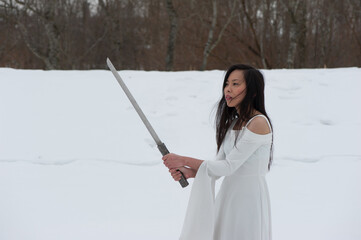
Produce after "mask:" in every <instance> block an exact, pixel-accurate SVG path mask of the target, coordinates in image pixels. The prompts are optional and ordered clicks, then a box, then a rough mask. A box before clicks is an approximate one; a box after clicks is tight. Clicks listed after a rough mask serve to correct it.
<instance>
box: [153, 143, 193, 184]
mask: <svg viewBox="0 0 361 240" xmlns="http://www.w3.org/2000/svg"><path fill="white" fill-rule="evenodd" d="M158 149H159V151H160V152H161V153H162V155H163V156H164V155H167V154H168V153H169V151H168V149H167V147H166V146H165V144H164V143H161V144H159V145H158ZM177 171H179V172H180V173H181V180H179V183H180V185H181V186H182V188H185V187H187V186H188V185H189V183H188V181H187V179H186V177H185V176H184V174H183V173H182V172H181V171H180V170H178V169H177Z"/></svg>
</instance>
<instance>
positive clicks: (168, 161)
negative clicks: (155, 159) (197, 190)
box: [162, 153, 185, 169]
mask: <svg viewBox="0 0 361 240" xmlns="http://www.w3.org/2000/svg"><path fill="white" fill-rule="evenodd" d="M162 159H163V163H164V165H165V166H166V167H167V168H169V169H173V168H174V169H177V168H180V167H184V166H185V160H184V157H183V156H180V155H177V154H174V153H169V154H167V155H165V156H164V157H163V158H162Z"/></svg>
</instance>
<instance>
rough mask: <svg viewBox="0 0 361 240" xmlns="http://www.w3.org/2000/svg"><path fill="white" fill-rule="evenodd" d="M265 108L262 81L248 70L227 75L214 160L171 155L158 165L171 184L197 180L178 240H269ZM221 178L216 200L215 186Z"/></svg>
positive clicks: (269, 155) (257, 73) (270, 141)
mask: <svg viewBox="0 0 361 240" xmlns="http://www.w3.org/2000/svg"><path fill="white" fill-rule="evenodd" d="M272 132H273V131H272V125H271V123H270V120H269V118H268V116H267V113H266V110H265V104H264V79H263V76H262V74H261V73H260V71H258V70H257V69H254V68H252V67H250V66H247V65H242V64H239V65H233V66H231V67H230V68H229V69H228V71H227V72H226V75H225V78H224V82H223V97H222V99H221V100H220V101H219V104H218V109H217V114H216V139H217V156H216V160H215V161H204V160H200V159H195V158H191V157H185V156H179V155H176V154H173V153H170V154H167V155H165V156H164V157H163V158H162V159H163V161H164V164H165V165H166V166H167V167H168V168H169V171H170V172H171V174H172V176H173V178H174V180H176V181H179V180H180V173H179V171H177V169H179V170H181V171H182V172H183V173H184V175H185V177H186V178H192V177H195V179H194V182H193V187H192V191H191V195H190V199H189V203H188V208H187V213H186V217H185V221H184V225H183V230H182V233H181V237H180V239H182V240H183V239H184V240H192V239H194V240H212V239H214V240H236V239H237V240H238V239H243V240H270V239H271V216H270V201H269V194H268V189H267V184H266V181H265V175H266V173H267V172H268V170H269V167H270V164H271V160H272V145H273V133H272ZM222 176H225V178H224V180H223V182H222V185H221V188H220V190H219V192H218V194H217V197H216V199H214V183H215V180H216V179H218V178H219V177H222Z"/></svg>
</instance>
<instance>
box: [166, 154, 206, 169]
mask: <svg viewBox="0 0 361 240" xmlns="http://www.w3.org/2000/svg"><path fill="white" fill-rule="evenodd" d="M162 159H163V161H164V165H165V166H166V167H167V168H169V169H178V168H180V167H184V166H187V167H190V168H191V169H193V170H195V171H196V172H197V170H198V168H199V166H200V165H201V164H202V162H203V161H204V160H200V159H196V158H191V157H186V156H180V155H177V154H174V153H169V154H167V155H165V156H164V157H163V158H162Z"/></svg>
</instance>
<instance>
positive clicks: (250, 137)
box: [206, 129, 268, 177]
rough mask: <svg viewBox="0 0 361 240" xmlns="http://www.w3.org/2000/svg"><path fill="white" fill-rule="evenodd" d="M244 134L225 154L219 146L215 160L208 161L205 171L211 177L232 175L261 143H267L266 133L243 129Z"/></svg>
mask: <svg viewBox="0 0 361 240" xmlns="http://www.w3.org/2000/svg"><path fill="white" fill-rule="evenodd" d="M245 130H246V131H245V132H244V136H243V137H242V138H241V139H239V140H238V141H237V143H236V145H235V147H234V148H233V149H232V150H231V152H230V153H229V154H227V156H226V155H225V153H224V150H223V147H221V149H220V152H219V154H218V155H217V157H216V160H217V161H208V162H206V165H207V173H208V175H209V176H211V177H221V176H229V175H232V174H233V173H234V172H235V171H236V170H237V169H238V168H239V167H240V166H242V164H243V163H244V162H246V160H247V159H248V158H249V157H250V156H251V155H252V154H253V153H254V152H255V151H256V150H257V149H258V148H259V147H261V146H262V145H263V144H267V143H268V138H267V135H259V134H255V133H253V132H251V131H250V130H248V129H245ZM221 151H222V152H221Z"/></svg>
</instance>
